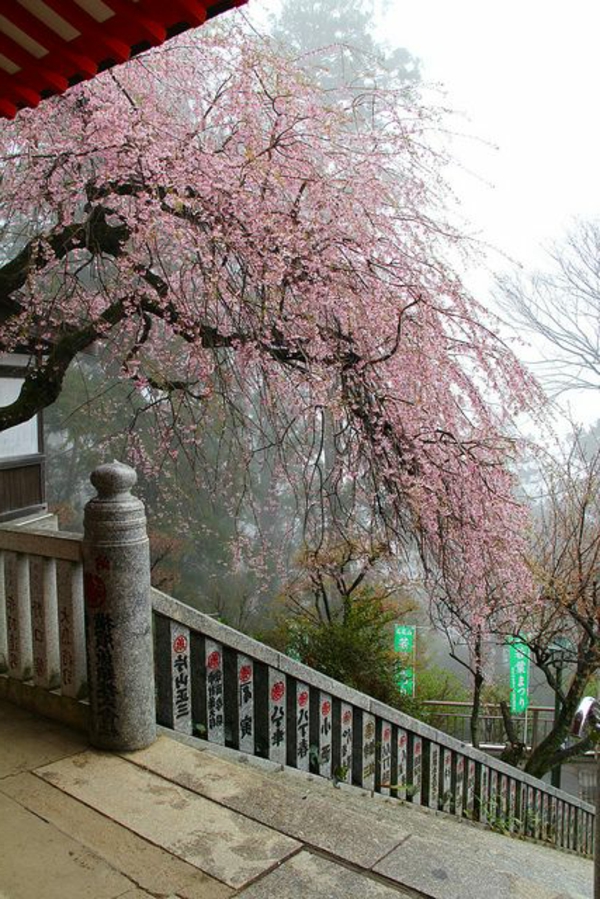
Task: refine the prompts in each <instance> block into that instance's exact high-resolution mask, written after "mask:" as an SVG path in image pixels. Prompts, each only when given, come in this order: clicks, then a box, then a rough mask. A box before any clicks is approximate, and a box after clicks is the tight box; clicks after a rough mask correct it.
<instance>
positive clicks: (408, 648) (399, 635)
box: [394, 624, 417, 696]
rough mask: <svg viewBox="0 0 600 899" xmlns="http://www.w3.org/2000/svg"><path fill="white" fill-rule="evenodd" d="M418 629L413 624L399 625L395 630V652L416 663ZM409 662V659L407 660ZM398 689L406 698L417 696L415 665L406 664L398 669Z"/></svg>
mask: <svg viewBox="0 0 600 899" xmlns="http://www.w3.org/2000/svg"><path fill="white" fill-rule="evenodd" d="M416 633H417V629H416V627H415V626H414V625H413V624H397V625H396V626H395V628H394V652H397V653H398V654H399V655H403V656H410V662H412V663H414V654H415V639H416ZM406 661H407V662H408V659H407V660H406ZM397 683H398V689H399V690H400V692H401V693H403V694H404V695H405V696H414V695H415V669H414V666H413V664H405V666H404V667H403V668H399V669H398V681H397Z"/></svg>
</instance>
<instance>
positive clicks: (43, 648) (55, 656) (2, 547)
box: [0, 525, 87, 706]
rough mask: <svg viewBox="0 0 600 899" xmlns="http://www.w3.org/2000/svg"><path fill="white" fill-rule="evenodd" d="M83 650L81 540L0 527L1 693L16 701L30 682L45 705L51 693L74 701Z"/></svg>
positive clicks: (81, 688) (83, 667)
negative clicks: (42, 694)
mask: <svg viewBox="0 0 600 899" xmlns="http://www.w3.org/2000/svg"><path fill="white" fill-rule="evenodd" d="M85 646H86V641H85V628H84V605H83V561H82V544H81V536H80V535H79V534H66V533H58V532H55V531H52V530H48V529H46V528H39V529H35V528H27V527H21V528H19V527H15V525H2V526H0V672H4V673H5V679H6V680H5V692H6V694H7V695H13V696H15V697H17V698H19V697H20V698H22V696H21V694H19V688H21V685H31V686H33V687H34V688H37V689H38V690H39V691H44V692H45V693H48V694H52V695H51V696H50V695H49V696H48V705H49V706H50V705H51V703H52V702H53V701H54V704H55V705H56V696H57V695H59V696H61V697H63V699H65V700H67V699H71V700H78V699H81V698H82V697H83V696H84V695H85V694H86V681H87V664H86V651H85ZM11 688H12V694H11V693H10V689H11ZM26 689H27V687H26V686H25V690H26ZM29 692H31V691H29ZM21 693H22V689H21Z"/></svg>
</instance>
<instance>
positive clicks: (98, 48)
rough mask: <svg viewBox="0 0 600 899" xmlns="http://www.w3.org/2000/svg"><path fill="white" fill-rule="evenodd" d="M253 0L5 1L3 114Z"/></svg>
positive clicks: (0, 9)
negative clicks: (248, 0)
mask: <svg viewBox="0 0 600 899" xmlns="http://www.w3.org/2000/svg"><path fill="white" fill-rule="evenodd" d="M246 2H247V0H0V118H9V119H12V118H13V117H14V116H15V115H16V114H17V112H18V111H19V109H23V108H24V107H31V106H37V105H38V103H39V102H40V100H43V99H45V98H46V97H51V96H53V95H55V94H61V93H63V91H65V90H67V88H68V87H71V86H72V85H74V84H77V83H78V82H80V81H84V80H85V79H88V78H93V77H94V75H95V74H96V73H97V72H101V71H103V70H104V69H108V68H110V67H111V66H114V65H117V64H118V63H121V62H125V61H126V60H127V59H129V57H130V56H134V55H135V54H136V53H141V52H142V51H143V50H147V49H148V48H149V47H153V46H156V45H157V44H162V43H163V41H165V40H168V38H170V37H174V35H176V34H180V33H181V32H182V31H186V30H187V29H188V28H195V27H197V26H198V25H202V24H203V23H204V22H205V21H206V20H207V19H210V18H213V17H214V16H216V15H219V14H220V13H222V12H226V11H227V10H228V9H232V8H233V7H236V6H242V5H243V4H244V3H246Z"/></svg>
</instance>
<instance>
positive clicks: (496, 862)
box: [375, 831, 592, 899]
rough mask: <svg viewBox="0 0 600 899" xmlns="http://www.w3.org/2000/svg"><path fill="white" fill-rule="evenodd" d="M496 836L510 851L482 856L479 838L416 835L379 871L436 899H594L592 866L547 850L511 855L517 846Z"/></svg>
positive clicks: (396, 851)
mask: <svg viewBox="0 0 600 899" xmlns="http://www.w3.org/2000/svg"><path fill="white" fill-rule="evenodd" d="M473 834H476V832H475V831H471V835H473ZM493 836H496V837H497V838H498V840H499V841H504V842H505V843H507V842H508V844H509V845H508V846H507V847H506V849H505V850H503V849H502V847H501V844H500V849H499V851H498V852H496V853H494V852H485V851H482V850H481V847H479V846H478V843H477V840H476V839H475V840H471V841H470V842H469V843H468V844H467V845H465V844H464V843H463V842H462V841H459V842H458V843H456V844H452V843H451V842H448V841H444V840H436V839H435V838H430V839H425V838H424V837H420V836H412V837H410V839H408V840H407V841H406V842H405V843H403V845H402V846H401V847H400V848H399V849H397V850H395V851H394V852H392V853H390V855H388V856H387V858H385V859H383V861H382V862H380V863H379V864H378V865H376V866H375V871H377V872H378V873H379V874H382V875H383V876H385V877H387V878H389V879H391V880H395V881H397V882H398V883H399V884H402V885H403V886H407V887H412V888H413V889H416V890H420V891H422V892H424V893H426V894H427V895H428V896H432V897H434V899H482V897H487V896H489V897H494V899H591V896H592V892H591V865H590V867H589V871H586V869H585V868H583V870H582V868H581V864H580V862H579V860H578V859H571V858H570V857H569V856H566V855H563V854H562V853H557V852H556V851H555V850H553V849H547V848H545V847H542V846H535V847H533V846H531V845H530V846H527V847H526V852H525V857H523V855H522V854H521V853H519V852H518V851H517V852H516V853H515V852H514V851H513V852H511V848H512V849H513V850H514V847H516V846H517V844H516V841H512V840H510V841H508V840H507V838H506V837H502V836H500V835H499V834H496V835H493ZM519 855H521V858H519ZM572 861H575V862H576V865H575V866H573V865H572V864H570V862H572ZM588 873H589V875H590V877H588V876H586V874H588Z"/></svg>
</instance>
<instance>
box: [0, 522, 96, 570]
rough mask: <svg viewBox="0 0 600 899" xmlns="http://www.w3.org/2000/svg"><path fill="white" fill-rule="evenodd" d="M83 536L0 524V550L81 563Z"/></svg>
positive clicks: (67, 532)
mask: <svg viewBox="0 0 600 899" xmlns="http://www.w3.org/2000/svg"><path fill="white" fill-rule="evenodd" d="M82 545H83V535H82V534H77V533H71V532H69V531H50V530H47V529H46V528H30V527H27V528H24V527H19V528H15V527H14V525H13V526H11V525H10V523H8V524H0V550H4V551H6V552H17V553H25V554H27V555H30V556H42V557H44V558H46V559H58V560H61V561H66V562H81V561H82V558H83V555H82Z"/></svg>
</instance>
